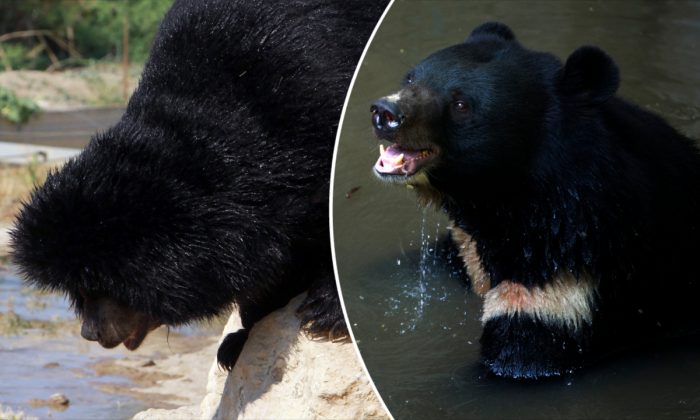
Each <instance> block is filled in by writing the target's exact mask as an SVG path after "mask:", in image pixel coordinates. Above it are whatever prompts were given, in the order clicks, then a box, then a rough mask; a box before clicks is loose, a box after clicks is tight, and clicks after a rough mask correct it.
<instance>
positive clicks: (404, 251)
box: [333, 1, 700, 418]
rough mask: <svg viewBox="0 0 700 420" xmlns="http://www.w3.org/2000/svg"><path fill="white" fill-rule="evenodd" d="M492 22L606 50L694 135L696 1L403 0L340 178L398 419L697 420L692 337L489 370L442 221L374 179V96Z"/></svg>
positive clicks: (358, 285) (699, 369)
mask: <svg viewBox="0 0 700 420" xmlns="http://www.w3.org/2000/svg"><path fill="white" fill-rule="evenodd" d="M486 20H499V21H502V22H505V23H507V24H508V25H510V26H511V28H512V29H513V30H514V31H515V34H516V36H517V37H518V39H519V40H520V41H521V42H522V43H523V44H524V45H526V46H528V47H531V48H533V49H538V50H545V51H550V52H552V53H554V54H556V55H558V56H559V57H560V58H565V57H566V56H568V54H570V53H571V52H572V51H574V50H575V49H576V48H577V47H579V46H581V45H584V44H592V45H598V46H600V47H601V48H603V49H604V50H606V51H607V52H608V53H609V54H610V55H611V56H612V57H614V59H615V60H616V62H617V63H618V65H619V66H620V69H621V72H622V86H621V89H620V94H621V95H622V96H623V97H625V98H628V99H630V100H631V101H633V102H635V103H637V104H639V105H641V106H643V107H645V108H647V109H650V110H652V111H654V112H657V113H659V114H661V115H663V116H664V117H665V118H666V119H667V120H668V121H669V122H670V123H671V124H672V125H673V126H674V127H676V128H677V129H678V130H680V131H681V132H683V133H685V134H687V135H689V136H691V137H693V138H700V107H699V105H700V89H698V86H700V45H699V44H700V3H699V2H678V1H676V2H667V1H653V2H651V1H649V2H610V1H608V2H597V1H595V2H586V1H570V2H564V1H557V2H554V1H544V2H521V1H511V2H507V1H495V2H491V1H489V2H453V1H443V2H439V1H425V2H421V1H397V3H396V4H395V5H394V7H393V9H392V10H391V11H390V12H389V14H388V16H387V18H386V20H385V22H384V24H383V25H382V27H381V28H380V29H379V31H378V33H377V36H376V38H375V40H374V42H373V44H372V46H371V48H370V50H369V52H368V54H367V58H366V60H365V62H364V63H363V65H362V67H361V71H360V74H359V75H358V79H357V82H356V84H355V89H354V91H353V93H352V96H351V98H350V103H349V105H348V108H347V110H346V120H345V124H344V126H343V133H342V136H341V140H340V146H339V150H338V161H337V164H336V175H335V186H334V187H335V190H334V208H333V214H334V234H335V246H336V256H337V262H338V270H339V274H340V281H341V286H342V291H343V297H344V299H345V304H346V308H347V310H348V315H349V317H350V321H351V324H352V328H353V332H354V334H355V337H356V338H357V340H358V345H359V347H360V351H361V353H362V355H363V358H364V360H365V362H366V364H367V367H368V368H369V371H370V373H371V376H372V379H373V380H374V381H375V384H376V385H377V387H378V389H379V391H380V393H381V394H382V397H383V398H384V400H385V402H386V403H387V405H388V407H389V409H390V410H391V412H392V413H393V414H394V415H395V416H397V417H398V418H434V417H436V416H437V415H439V416H443V417H462V418H474V417H479V418H516V417H517V418H562V417H576V418H601V417H602V418H610V417H625V418H630V417H639V418H690V417H698V416H700V379H698V378H700V359H698V357H697V354H698V349H699V348H700V344H699V343H698V340H688V341H687V342H684V343H674V344H673V345H667V346H663V347H658V348H649V349H642V351H640V352H638V353H634V354H630V353H628V354H624V355H620V356H618V357H617V358H614V359H611V360H608V361H606V362H604V363H601V364H599V365H597V366H595V367H592V368H590V369H586V370H584V371H582V372H578V373H575V374H573V375H569V376H568V377H564V378H560V379H555V380H550V381H541V382H537V383H532V382H525V383H523V382H514V381H508V380H502V379H496V378H491V377H484V376H483V372H482V370H481V368H480V365H479V342H478V340H479V336H480V335H481V325H480V322H479V317H480V310H481V300H480V299H479V298H478V297H476V296H474V295H471V294H469V293H468V292H467V290H466V288H465V286H464V284H463V283H462V282H461V281H460V279H459V278H458V277H456V276H453V275H451V273H450V271H449V270H448V269H447V268H445V267H443V266H442V265H441V264H440V263H438V262H437V259H436V258H435V253H436V249H437V244H438V243H437V237H438V236H442V235H444V234H446V232H447V230H446V229H447V228H446V226H448V222H447V220H446V219H445V218H444V217H443V216H442V215H441V214H440V213H439V212H435V211H433V210H432V209H428V210H425V209H423V208H421V207H420V206H418V204H417V203H416V200H415V194H414V193H413V192H412V191H410V190H407V189H404V188H401V187H397V186H393V185H387V184H383V183H380V182H379V181H377V180H376V179H374V176H373V175H372V173H371V168H372V165H373V164H374V162H375V161H376V159H377V157H378V153H379V152H378V145H377V142H376V141H375V140H373V135H372V132H371V126H370V115H369V105H370V104H371V103H372V101H373V100H374V99H376V98H378V97H380V96H383V95H386V94H389V93H391V92H393V91H395V90H396V89H397V88H398V86H399V82H400V80H401V78H402V77H403V75H404V74H405V73H406V72H407V71H408V70H409V69H410V67H411V66H412V65H413V64H415V63H417V62H418V61H420V60H421V59H422V58H424V57H425V56H426V55H427V54H429V53H431V52H433V51H435V50H437V49H439V48H442V47H446V46H448V45H451V44H454V43H457V42H460V41H461V40H463V39H464V38H466V36H467V35H468V34H469V32H470V31H471V30H472V29H473V28H474V27H475V26H477V25H478V24H480V23H482V22H484V21H486ZM356 187H360V188H359V189H358V190H356V191H354V193H352V194H351V196H350V198H346V196H345V194H346V193H347V192H349V191H351V190H352V189H354V188H356ZM431 249H432V251H431Z"/></svg>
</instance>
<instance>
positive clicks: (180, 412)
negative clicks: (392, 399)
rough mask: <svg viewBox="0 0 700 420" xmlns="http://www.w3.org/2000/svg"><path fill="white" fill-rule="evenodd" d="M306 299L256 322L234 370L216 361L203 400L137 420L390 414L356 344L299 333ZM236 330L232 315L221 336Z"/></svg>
mask: <svg viewBox="0 0 700 420" xmlns="http://www.w3.org/2000/svg"><path fill="white" fill-rule="evenodd" d="M303 298H304V295H300V296H297V297H296V298H294V299H292V301H291V302H290V303H289V304H288V305H287V306H286V307H284V308H282V309H280V310H278V311H276V312H274V313H272V314H270V315H269V316H267V317H266V318H265V319H263V320H262V321H260V322H259V323H258V324H256V325H255V327H254V328H253V329H252V331H251V333H250V336H249V338H248V341H247V342H246V345H245V347H244V348H243V352H242V353H241V355H240V357H239V359H238V362H237V363H236V367H235V368H234V370H233V371H232V372H231V373H230V374H228V375H227V374H226V372H225V371H223V370H221V369H220V368H219V367H218V365H217V363H216V360H214V361H213V362H212V365H211V368H210V370H209V379H208V383H207V387H206V395H205V396H204V398H203V399H202V402H201V403H200V405H199V406H185V407H180V408H178V409H176V410H162V409H161V410H156V409H150V410H147V411H143V412H141V413H138V414H136V416H135V417H134V419H160V418H174V419H178V418H206V419H211V418H215V419H230V418H261V417H264V418H319V417H321V418H390V417H389V415H388V414H387V413H386V411H384V409H383V407H382V404H381V402H380V401H379V400H378V398H377V396H376V395H375V393H374V391H373V390H372V386H371V384H370V382H369V379H368V378H367V375H366V374H365V373H364V371H363V369H362V366H361V364H360V362H359V360H358V357H357V353H356V351H355V348H354V346H353V345H352V344H351V343H348V342H342V343H339V342H332V341H329V340H318V339H312V338H310V337H307V336H306V335H305V334H303V333H300V332H299V320H298V318H297V317H296V315H295V310H296V308H297V307H298V306H299V305H300V303H301V302H302V300H303ZM239 328H240V319H239V317H238V315H237V313H235V314H234V315H232V316H231V318H230V319H229V322H228V323H227V325H226V327H225V328H224V333H223V335H222V338H223V337H225V336H226V334H228V333H229V332H233V331H236V330H238V329H239ZM192 368H193V369H197V367H196V366H193V367H192Z"/></svg>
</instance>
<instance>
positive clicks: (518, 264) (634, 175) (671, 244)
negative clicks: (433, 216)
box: [371, 22, 700, 378]
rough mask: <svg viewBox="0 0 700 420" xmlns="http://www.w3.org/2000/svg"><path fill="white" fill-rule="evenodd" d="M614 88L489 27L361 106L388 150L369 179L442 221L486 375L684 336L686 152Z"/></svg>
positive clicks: (590, 50)
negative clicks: (476, 318) (394, 187)
mask: <svg viewBox="0 0 700 420" xmlns="http://www.w3.org/2000/svg"><path fill="white" fill-rule="evenodd" d="M619 82H620V76H619V72H618V68H617V66H616V65H615V63H614V61H613V60H612V59H611V58H610V57H609V56H608V55H607V54H606V53H604V52H603V51H601V50H600V49H598V48H596V47H591V46H584V47H581V48H579V49H577V50H576V51H574V52H573V53H572V54H571V55H570V56H569V57H568V59H567V60H566V63H564V64H562V63H561V62H560V60H559V59H557V58H556V57H554V56H553V55H551V54H548V53H543V52H537V51H533V50H529V49H527V48H525V47H523V46H522V45H521V44H520V43H518V41H517V40H516V39H515V36H514V35H513V32H512V31H511V30H510V28H508V27H507V26H505V25H503V24H500V23H494V22H491V23H485V24H483V25H481V26H479V27H477V28H476V29H475V30H474V31H473V32H472V33H471V35H470V37H469V38H468V39H467V40H466V41H465V42H463V43H461V44H458V45H454V46H452V47H449V48H446V49H443V50H441V51H438V52H436V53H434V54H432V55H430V56H429V57H428V58H426V59H425V60H423V61H422V62H420V63H419V64H418V65H417V66H415V68H414V69H413V70H411V71H410V72H409V73H408V75H407V76H406V78H405V80H404V82H403V85H402V88H401V90H399V91H398V92H397V93H395V94H393V95H390V96H386V97H384V98H382V99H380V100H378V101H377V102H376V103H374V104H373V105H372V107H371V113H372V124H373V126H374V130H375V133H376V135H377V137H378V138H379V139H381V140H387V141H389V142H390V143H391V145H389V146H388V147H384V146H383V145H382V146H381V156H380V158H379V160H378V161H377V163H376V165H375V167H374V170H375V172H376V174H377V175H378V176H379V178H381V179H382V180H385V181H390V182H395V183H405V184H409V185H412V186H413V187H414V188H415V190H416V191H417V193H418V195H419V197H420V198H421V199H422V200H423V201H426V202H433V203H434V204H436V205H438V206H439V207H441V208H442V209H444V211H445V212H446V213H447V214H448V216H449V217H450V219H451V220H452V222H453V228H452V237H453V239H454V240H455V242H456V244H457V246H458V248H459V254H460V255H461V256H462V258H463V260H464V262H465V264H466V269H467V270H466V271H467V273H468V274H469V277H470V279H471V285H472V288H473V290H474V291H475V292H476V293H478V294H479V295H481V296H483V298H484V305H483V315H482V322H483V327H484V331H483V335H482V338H481V346H482V356H483V360H484V363H485V365H486V366H487V367H488V368H489V369H490V370H491V371H492V372H493V373H495V374H496V375H500V376H506V377H513V378H536V377H543V376H552V375H558V374H561V373H563V372H566V371H568V370H571V369H575V368H578V367H580V366H582V365H583V364H585V363H587V362H589V361H591V360H593V359H595V358H596V357H598V356H599V355H601V354H605V353H606V352H608V351H610V350H612V349H614V348H615V349H616V348H618V347H620V346H623V347H624V346H631V345H635V344H639V343H640V342H643V341H646V340H650V339H655V338H660V337H664V336H667V335H674V334H679V333H688V332H694V331H697V330H698V328H699V327H700V311H698V310H697V296H698V293H699V292H700V278H699V277H700V271H699V270H698V264H697V261H698V256H700V239H698V233H700V232H699V229H700V155H699V153H698V148H697V147H696V145H695V144H694V142H693V141H692V140H690V139H688V138H686V137H684V136H683V135H681V134H679V133H678V132H676V131H675V130H674V129H673V128H671V127H670V126H669V125H668V124H667V123H666V122H664V120H662V119H661V118H659V117H658V116H656V115H654V114H651V113H649V112H647V111H645V110H643V109H641V108H639V107H637V106H635V105H632V104H630V103H629V102H626V101H625V100H623V99H621V98H619V97H617V96H615V93H616V91H617V88H618V85H619Z"/></svg>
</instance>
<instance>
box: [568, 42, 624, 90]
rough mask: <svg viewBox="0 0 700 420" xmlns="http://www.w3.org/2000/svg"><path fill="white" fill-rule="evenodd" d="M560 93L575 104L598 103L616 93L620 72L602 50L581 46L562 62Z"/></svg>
mask: <svg viewBox="0 0 700 420" xmlns="http://www.w3.org/2000/svg"><path fill="white" fill-rule="evenodd" d="M559 82H560V87H561V92H562V94H563V95H564V96H566V97H569V98H571V99H574V100H576V101H581V102H587V103H592V104H599V103H602V102H604V101H606V100H607V99H608V98H610V97H611V96H613V95H614V94H615V92H617V88H618V87H619V86H620V71H619V70H618V68H617V65H616V64H615V62H614V61H613V59H612V58H610V56H609V55H607V54H606V53H605V52H604V51H603V50H601V49H600V48H597V47H591V46H584V47H581V48H579V49H577V50H576V51H574V52H573V53H572V54H571V55H570V56H569V58H568V59H567V60H566V64H565V65H564V68H563V69H562V70H561V76H560V80H559Z"/></svg>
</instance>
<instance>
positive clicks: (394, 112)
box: [369, 98, 405, 136]
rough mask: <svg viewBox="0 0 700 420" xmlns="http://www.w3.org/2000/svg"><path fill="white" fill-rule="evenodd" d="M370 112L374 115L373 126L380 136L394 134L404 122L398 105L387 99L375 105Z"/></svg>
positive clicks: (380, 100)
mask: <svg viewBox="0 0 700 420" xmlns="http://www.w3.org/2000/svg"><path fill="white" fill-rule="evenodd" d="M369 111H370V112H371V113H372V126H373V127H374V129H375V131H376V132H377V134H378V135H380V136H381V135H382V134H393V133H394V132H395V131H396V130H398V128H399V126H401V123H402V122H403V120H404V118H405V117H404V115H403V114H402V113H401V110H400V108H399V105H398V103H396V102H393V101H390V100H388V99H387V98H382V99H379V100H378V101H377V102H375V103H373V104H372V106H371V107H370V109H369Z"/></svg>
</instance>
